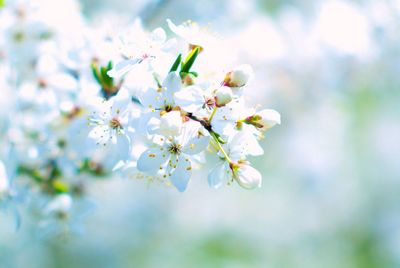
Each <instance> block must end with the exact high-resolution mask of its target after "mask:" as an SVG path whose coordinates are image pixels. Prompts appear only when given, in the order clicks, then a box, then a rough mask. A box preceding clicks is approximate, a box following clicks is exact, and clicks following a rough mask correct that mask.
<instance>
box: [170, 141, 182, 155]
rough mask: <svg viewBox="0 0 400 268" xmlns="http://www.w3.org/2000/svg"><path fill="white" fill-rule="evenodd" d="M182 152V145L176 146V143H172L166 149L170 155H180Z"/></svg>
mask: <svg viewBox="0 0 400 268" xmlns="http://www.w3.org/2000/svg"><path fill="white" fill-rule="evenodd" d="M181 151H182V145H180V144H176V143H172V144H171V145H170V146H169V147H168V152H169V153H170V154H180V153H181Z"/></svg>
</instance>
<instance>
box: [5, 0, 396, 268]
mask: <svg viewBox="0 0 400 268" xmlns="http://www.w3.org/2000/svg"><path fill="white" fill-rule="evenodd" d="M9 1H12V0H9ZM80 4H81V8H82V12H83V13H84V14H85V17H86V19H87V20H88V21H89V22H90V23H91V24H93V25H96V23H98V22H99V21H108V20H109V21H112V20H119V21H126V22H128V21H133V20H134V19H135V18H136V17H141V18H142V20H143V23H144V25H145V27H146V28H147V29H153V28H156V27H158V26H162V27H163V28H165V29H166V28H167V25H166V22H165V20H166V18H170V19H172V20H173V21H174V22H175V23H181V22H183V21H185V20H187V19H191V20H193V21H196V22H198V23H199V24H201V25H208V26H209V27H210V28H211V29H212V30H213V31H214V32H217V33H219V35H221V36H223V37H226V38H227V39H228V40H229V41H230V42H232V46H235V47H237V51H238V60H239V61H240V62H242V63H249V64H251V65H252V66H253V67H254V70H255V79H254V80H253V81H252V84H251V85H250V86H249V87H248V88H247V92H246V94H247V96H248V100H249V101H250V102H252V104H261V105H262V106H263V107H268V108H272V109H276V110H278V111H279V112H280V113H281V116H282V124H281V125H280V126H278V127H275V128H274V129H272V130H270V131H269V132H268V133H267V135H266V139H265V140H263V147H264V149H265V152H266V153H265V155H264V156H263V157H261V158H257V159H254V160H253V163H254V164H255V166H256V167H257V168H258V169H259V170H261V171H262V174H263V179H264V180H263V187H262V188H261V189H258V190H255V191H246V190H243V189H241V188H239V187H237V186H236V185H233V186H231V187H222V188H221V189H218V190H215V189H211V188H209V187H208V185H207V180H206V176H207V174H206V173H207V171H204V173H202V172H198V173H197V174H195V176H194V177H193V178H192V182H191V184H190V185H189V187H188V190H187V191H186V192H185V193H183V194H182V193H178V192H177V191H176V190H174V189H172V188H166V187H164V186H161V185H157V184H150V185H149V184H147V183H146V182H144V181H137V180H126V179H123V178H120V179H118V178H117V179H114V180H101V181H98V182H96V183H95V184H93V187H92V189H91V190H90V195H91V198H93V200H95V202H96V209H95V210H94V211H93V212H92V213H91V214H90V215H89V216H88V217H87V218H86V219H84V220H83V222H82V225H83V227H84V229H85V230H84V232H83V233H81V234H72V235H65V236H56V237H45V238H42V237H39V236H38V235H37V234H36V232H35V231H34V230H35V228H36V227H35V225H34V224H33V223H30V222H26V221H25V222H23V224H22V227H21V229H20V230H19V231H14V230H13V228H12V227H10V226H12V219H10V217H5V216H4V215H1V217H2V219H0V267H7V268H8V267H32V268H34V267H60V268H63V267H82V268H83V267H99V268H103V267H104V268H108V267H279V268H281V267H284V268H286V267H288V268H291V267H293V268H298V267H307V268H309V267H324V268H325V267H327V268H336V267H341V268H352V267H360V268H361V267H362V268H373V267H400V75H399V73H400V53H399V52H400V46H399V43H400V42H399V41H400V38H399V36H400V20H399V19H400V18H399V17H400V15H399V14H400V1H398V0H365V1H362V0H359V1H331V0H328V1H325V0H324V1H322V0H321V1H318V0H314V1H312V0H301V1H292V0H254V1H252V0H235V1H232V0H202V1H184V0H153V1H151V0H131V1H127V0H81V1H80ZM65 19H68V18H65ZM223 49H224V48H221V50H223Z"/></svg>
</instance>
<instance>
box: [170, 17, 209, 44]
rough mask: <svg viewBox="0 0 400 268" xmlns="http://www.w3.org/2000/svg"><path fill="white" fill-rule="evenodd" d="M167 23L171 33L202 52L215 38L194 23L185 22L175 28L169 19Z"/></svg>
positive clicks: (205, 29)
mask: <svg viewBox="0 0 400 268" xmlns="http://www.w3.org/2000/svg"><path fill="white" fill-rule="evenodd" d="M167 23H168V27H169V28H170V29H171V31H172V32H174V33H175V34H176V35H178V36H179V37H181V38H182V39H183V40H185V41H186V42H187V43H188V44H189V45H190V46H199V47H200V49H201V50H202V49H203V48H204V47H208V46H210V43H213V42H214V41H215V40H214V39H215V38H214V37H213V36H212V35H211V34H210V32H209V31H207V28H201V27H200V26H199V25H198V24H197V23H195V22H192V21H187V22H185V23H182V24H181V25H179V26H176V25H175V24H174V23H173V22H172V21H171V20H170V19H167Z"/></svg>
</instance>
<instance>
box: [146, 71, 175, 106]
mask: <svg viewBox="0 0 400 268" xmlns="http://www.w3.org/2000/svg"><path fill="white" fill-rule="evenodd" d="M181 87H182V80H181V77H180V76H179V74H178V73H176V72H171V73H169V74H168V75H167V77H166V78H165V79H164V81H163V83H162V85H161V87H159V88H148V89H147V90H146V92H144V94H143V96H142V97H141V99H140V101H141V103H142V105H143V106H144V107H145V108H150V109H151V110H152V111H158V112H160V111H165V112H169V111H171V110H173V108H175V98H174V94H175V92H177V91H179V90H180V89H181Z"/></svg>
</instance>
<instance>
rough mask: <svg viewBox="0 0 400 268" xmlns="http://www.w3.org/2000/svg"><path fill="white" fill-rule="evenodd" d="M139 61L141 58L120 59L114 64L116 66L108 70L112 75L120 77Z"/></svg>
mask: <svg viewBox="0 0 400 268" xmlns="http://www.w3.org/2000/svg"><path fill="white" fill-rule="evenodd" d="M139 62H140V60H139V59H131V60H123V61H120V62H118V63H117V64H116V65H115V66H114V68H112V69H111V70H109V71H108V72H107V74H108V75H109V76H110V77H115V78H119V77H121V76H123V75H124V74H125V73H127V72H129V71H130V70H131V69H132V68H133V67H134V66H135V65H136V64H137V63H139Z"/></svg>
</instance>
